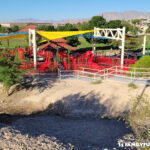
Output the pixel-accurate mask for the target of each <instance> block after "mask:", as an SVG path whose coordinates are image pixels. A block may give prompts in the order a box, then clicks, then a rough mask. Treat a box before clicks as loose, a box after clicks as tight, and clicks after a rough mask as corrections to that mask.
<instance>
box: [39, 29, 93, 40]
mask: <svg viewBox="0 0 150 150" xmlns="http://www.w3.org/2000/svg"><path fill="white" fill-rule="evenodd" d="M90 32H94V30H86V31H61V32H59V31H53V32H45V31H37V33H38V34H39V35H41V36H43V37H45V38H47V39H49V40H54V39H60V38H64V37H68V36H74V35H79V34H85V33H90Z"/></svg>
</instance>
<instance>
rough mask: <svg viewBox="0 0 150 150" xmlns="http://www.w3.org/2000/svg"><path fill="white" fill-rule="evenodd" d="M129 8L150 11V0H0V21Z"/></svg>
mask: <svg viewBox="0 0 150 150" xmlns="http://www.w3.org/2000/svg"><path fill="white" fill-rule="evenodd" d="M129 10H136V11H142V12H150V0H0V22H6V21H15V20H18V19H37V20H56V21H57V20H67V19H72V18H77V19H83V18H90V17H92V16H94V15H97V14H99V13H102V12H112V11H117V12H122V11H129Z"/></svg>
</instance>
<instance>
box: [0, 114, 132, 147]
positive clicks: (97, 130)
mask: <svg viewBox="0 0 150 150" xmlns="http://www.w3.org/2000/svg"><path fill="white" fill-rule="evenodd" d="M0 135H1V136H0V149H3V150H10V149H12V150H26V149H27V150H34V149H36V150H49V149H50V150H72V149H75V150H76V149H77V150H81V149H85V150H102V149H104V148H107V149H113V148H116V149H120V148H119V147H118V141H119V139H125V137H128V136H130V135H132V132H131V130H130V129H129V128H126V126H125V124H124V123H123V122H120V121H117V120H95V119H94V120H93V119H88V120H87V119H69V118H62V117H59V116H48V115H47V116H36V117H27V118H22V119H19V120H17V121H14V122H12V123H11V124H0Z"/></svg>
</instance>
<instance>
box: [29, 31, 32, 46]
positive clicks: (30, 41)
mask: <svg viewBox="0 0 150 150" xmlns="http://www.w3.org/2000/svg"><path fill="white" fill-rule="evenodd" d="M31 43H32V39H31V29H29V46H31Z"/></svg>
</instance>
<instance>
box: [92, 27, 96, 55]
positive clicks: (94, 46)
mask: <svg viewBox="0 0 150 150" xmlns="http://www.w3.org/2000/svg"><path fill="white" fill-rule="evenodd" d="M95 30H96V28H95V27H94V33H95ZM93 54H94V55H95V54H96V40H95V36H94V35H93Z"/></svg>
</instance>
